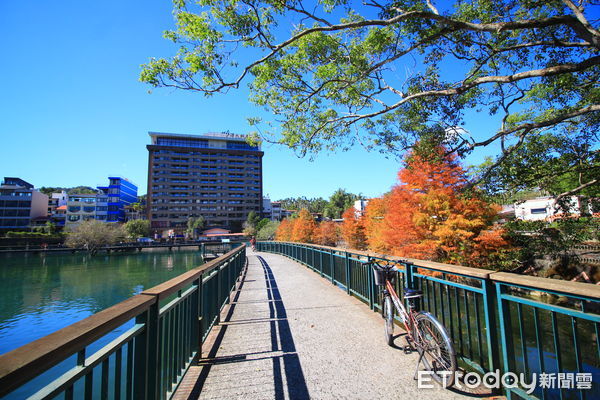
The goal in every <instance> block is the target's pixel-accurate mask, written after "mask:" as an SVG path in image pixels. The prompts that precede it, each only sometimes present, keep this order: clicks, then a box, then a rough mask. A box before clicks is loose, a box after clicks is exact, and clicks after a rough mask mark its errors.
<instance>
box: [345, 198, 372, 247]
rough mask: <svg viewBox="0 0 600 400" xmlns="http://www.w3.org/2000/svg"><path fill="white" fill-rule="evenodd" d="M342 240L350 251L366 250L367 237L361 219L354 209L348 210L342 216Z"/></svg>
mask: <svg viewBox="0 0 600 400" xmlns="http://www.w3.org/2000/svg"><path fill="white" fill-rule="evenodd" d="M342 218H343V219H344V222H343V223H342V238H343V239H344V241H345V242H346V244H347V245H348V247H350V248H351V249H357V250H364V249H366V248H367V237H366V236H365V227H364V225H363V221H362V218H361V217H360V216H358V215H356V210H355V208H354V207H350V208H348V209H347V210H346V211H344V213H343V214H342Z"/></svg>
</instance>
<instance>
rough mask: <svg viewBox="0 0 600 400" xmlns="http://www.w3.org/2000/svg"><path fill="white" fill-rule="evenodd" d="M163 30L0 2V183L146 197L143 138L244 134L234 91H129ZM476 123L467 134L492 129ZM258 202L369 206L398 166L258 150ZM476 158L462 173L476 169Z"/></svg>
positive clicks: (355, 156) (75, 6) (158, 50)
mask: <svg viewBox="0 0 600 400" xmlns="http://www.w3.org/2000/svg"><path fill="white" fill-rule="evenodd" d="M172 26H173V18H172V8H171V3H170V2H169V1H165V0H160V1H159V0H144V1H142V0H127V1H115V0H105V1H102V2H90V1H73V0H70V1H66V0H65V1H59V2H49V1H41V0H28V1H18V2H10V1H3V2H0V49H1V50H2V56H0V60H1V61H0V76H2V77H3V90H2V94H1V95H0V138H1V144H0V177H3V176H17V177H20V178H23V179H25V180H27V181H29V182H31V183H32V184H34V185H35V186H37V187H40V186H77V185H87V186H97V185H102V184H106V180H107V177H108V176H109V175H120V176H124V177H126V178H129V179H130V180H132V181H133V182H135V183H137V184H138V186H140V190H139V193H140V194H141V193H146V181H147V164H148V152H147V150H146V147H145V146H146V145H147V144H148V143H149V140H150V139H149V136H148V134H147V132H148V131H157V132H173V133H192V134H200V133H203V132H208V131H225V130H229V131H231V132H236V133H247V132H249V131H251V128H250V127H249V126H248V124H247V122H246V117H249V116H253V115H254V114H255V113H256V110H255V109H254V108H253V106H252V105H251V104H249V103H248V101H247V99H248V93H247V91H246V90H245V89H242V90H238V91H234V92H230V94H228V95H226V96H225V95H217V96H214V97H212V98H205V97H204V96H202V95H199V94H196V93H189V92H183V91H176V90H171V89H154V90H152V92H151V93H149V90H150V89H151V88H150V86H148V85H145V84H143V83H141V82H139V81H138V77H139V72H140V65H141V64H143V63H145V62H147V61H148V59H149V58H150V57H152V56H154V57H166V56H169V55H171V54H173V53H174V52H175V50H176V49H175V47H174V45H173V44H172V43H171V42H169V41H167V40H164V39H163V38H162V32H163V31H164V30H166V29H170V28H172ZM496 126H497V125H496V124H494V123H490V122H489V120H488V119H487V118H485V117H482V118H481V119H480V118H477V117H476V118H474V122H473V123H472V124H471V125H470V126H468V128H470V129H484V130H486V129H495V127H496ZM263 150H264V151H265V157H264V160H263V161H264V163H263V168H264V193H265V194H268V195H270V197H271V198H272V199H279V198H284V197H290V196H307V197H315V196H322V197H329V195H330V194H331V193H333V191H334V190H335V189H337V188H339V187H341V188H345V189H347V190H349V191H351V192H354V193H359V192H360V193H363V194H364V195H366V196H377V195H380V194H382V193H384V192H386V191H387V190H389V188H390V187H391V186H392V185H393V184H394V183H395V180H396V173H397V171H398V168H399V163H398V162H397V161H395V160H393V159H386V158H385V157H384V156H383V155H381V154H380V153H377V152H373V153H367V152H366V151H365V150H364V149H362V148H355V149H354V150H352V151H350V152H346V153H336V154H325V153H324V154H322V155H320V156H318V157H317V158H316V160H314V161H313V162H311V161H309V160H308V159H307V158H306V159H298V158H297V157H296V156H295V155H294V154H293V152H292V151H290V150H288V149H287V148H285V147H281V146H273V145H268V144H267V145H265V146H263ZM480 160H481V158H480V156H478V158H475V159H472V162H479V161H480Z"/></svg>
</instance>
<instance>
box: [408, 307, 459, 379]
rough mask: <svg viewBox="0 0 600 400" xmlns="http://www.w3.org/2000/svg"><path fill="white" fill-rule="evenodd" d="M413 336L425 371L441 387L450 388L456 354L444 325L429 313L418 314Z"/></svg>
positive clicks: (454, 370)
mask: <svg viewBox="0 0 600 400" xmlns="http://www.w3.org/2000/svg"><path fill="white" fill-rule="evenodd" d="M413 336H414V340H415V346H416V348H417V350H418V352H419V355H422V356H423V357H422V360H423V364H424V365H425V369H426V370H428V371H431V376H432V378H433V379H434V380H435V381H436V382H437V383H439V384H440V385H442V386H443V387H448V386H451V385H452V384H453V383H454V375H455V374H454V373H455V372H456V353H455V351H454V346H453V345H452V339H450V335H448V332H447V331H446V328H444V325H442V324H441V323H440V321H438V320H437V319H436V318H435V317H434V316H433V315H431V314H430V313H428V312H420V313H418V314H417V316H416V317H415V326H414V327H413Z"/></svg>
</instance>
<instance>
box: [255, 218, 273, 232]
mask: <svg viewBox="0 0 600 400" xmlns="http://www.w3.org/2000/svg"><path fill="white" fill-rule="evenodd" d="M269 222H271V220H270V219H269V218H263V219H261V220H260V221H258V223H257V224H256V231H257V232H258V231H260V230H261V229H262V228H264V227H265V226H266V225H267V224H268V223H269Z"/></svg>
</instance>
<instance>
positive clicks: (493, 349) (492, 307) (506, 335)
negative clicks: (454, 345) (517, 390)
mask: <svg viewBox="0 0 600 400" xmlns="http://www.w3.org/2000/svg"><path fill="white" fill-rule="evenodd" d="M482 287H483V311H484V314H485V326H486V330H485V332H486V340H487V343H488V363H489V369H490V371H496V370H501V369H502V368H501V365H500V350H502V356H503V358H504V367H505V371H503V372H508V371H509V362H508V353H507V350H508V349H509V348H510V349H512V345H511V346H510V347H508V346H509V344H510V342H511V341H512V340H511V335H512V330H511V329H510V315H509V310H508V305H506V303H505V302H503V301H502V297H501V296H500V295H501V288H500V284H499V283H498V284H496V287H494V283H493V282H492V281H491V280H490V279H489V278H486V279H485V280H483V281H482ZM496 307H497V308H496ZM496 313H498V317H499V318H498V319H497V318H496ZM498 324H500V326H499V328H500V336H501V338H502V342H500V341H499V340H498V334H497V332H498V329H497V328H498ZM500 373H501V374H502V371H500ZM507 395H508V398H509V399H510V397H511V396H510V391H508V393H507Z"/></svg>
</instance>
